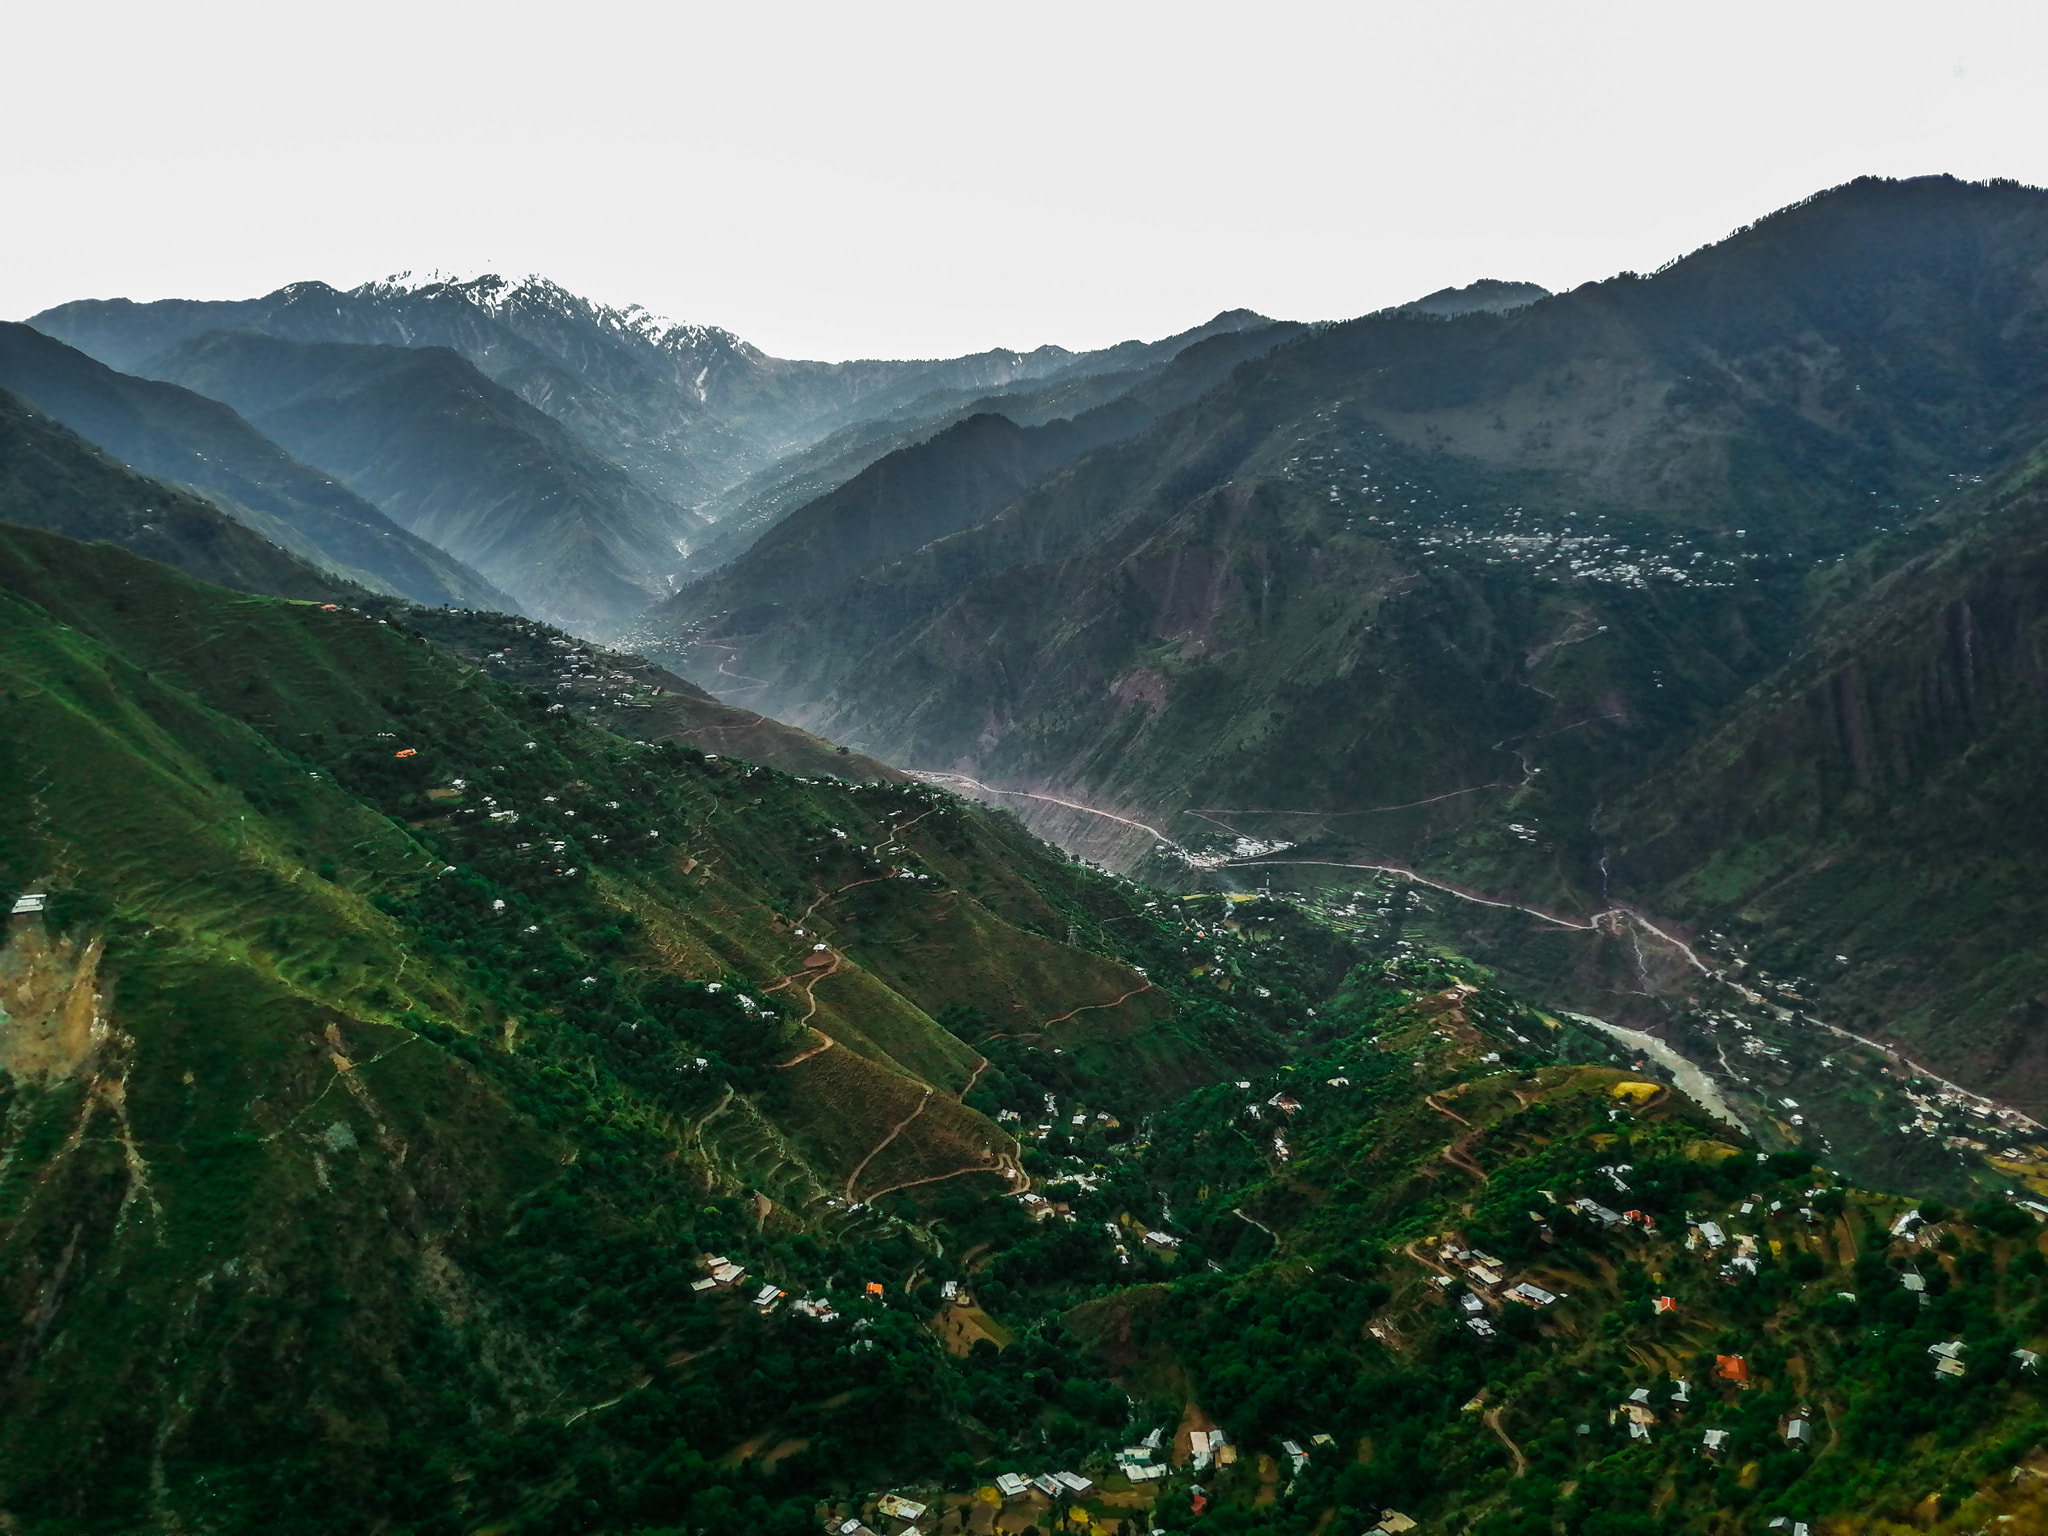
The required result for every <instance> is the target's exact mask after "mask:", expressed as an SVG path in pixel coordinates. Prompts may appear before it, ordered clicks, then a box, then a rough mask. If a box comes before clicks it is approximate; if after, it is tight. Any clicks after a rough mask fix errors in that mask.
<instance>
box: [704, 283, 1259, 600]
mask: <svg viewBox="0 0 2048 1536" xmlns="http://www.w3.org/2000/svg"><path fill="white" fill-rule="evenodd" d="M1296 329H1298V327H1296V326H1294V325H1292V324H1289V323H1286V322H1274V321H1270V320H1267V319H1266V318H1265V317H1264V316H1262V315H1257V314H1254V313H1252V312H1251V311H1250V310H1241V309H1240V310H1227V311H1225V312H1224V313H1222V314H1220V315H1218V316H1216V317H1215V318H1214V319H1213V320H1211V321H1209V322H1208V323H1207V324H1206V325H1200V326H1196V327H1195V328H1194V329H1193V330H1191V331H1184V332H1182V333H1181V334H1180V335H1178V336H1169V337H1167V338H1166V339H1165V340H1163V341H1158V342H1150V343H1144V342H1125V343H1122V344H1120V345H1118V346H1116V347H1112V348H1110V349H1108V351H1107V352H1106V353H1103V354H1089V355H1087V356H1086V358H1085V360H1084V361H1083V362H1082V363H1078V364H1076V365H1075V366H1074V367H1072V368H1070V369H1068V370H1066V371H1065V372H1063V373H1060V374H1057V375H1055V376H1054V377H1053V378H1051V379H1050V380H1048V381H1046V382H1043V383H1034V384H1029V385H1023V386H1019V387H1017V388H1013V389H1010V390H1006V391H1005V392H1003V393H1001V394H996V395H988V394H980V393H978V392H976V393H970V392H963V391H950V392H949V391H938V392H935V393H933V394H928V395H925V396H922V397H920V398H919V399H917V400H915V401H913V402H912V403H911V404H909V405H906V406H900V407H898V408H896V409H894V410H892V411H889V412H888V413H887V414H886V415H879V416H875V417H871V418H867V419H862V420H858V421H856V422H854V423H853V424H852V425H849V426H845V427H841V428H840V429H838V430H837V431H835V432H833V433H831V434H830V435H828V436H826V437H823V438H821V439H820V440H819V441H817V442H816V443H813V444H811V445H810V446H809V447H807V448H802V449H799V450H797V451H796V452H793V453H790V454H788V455H787V456H785V457H784V458H782V459H780V460H778V461H777V462H776V463H775V464H773V465H772V466H770V467H769V468H767V469H765V470H761V471H758V472H757V473H755V474H753V475H749V476H748V477H747V478H746V479H745V480H742V481H740V482H739V483H738V484H737V485H734V486H731V487H729V488H728V489H726V490H725V491H723V492H721V493H720V494H719V495H717V496H714V497H713V498H711V500H709V501H708V502H705V503H704V504H703V505H702V506H701V507H700V508H699V510H700V511H701V512H702V513H703V514H704V516H705V517H706V518H707V519H708V520H709V521H711V522H712V523H713V524H714V525H715V526H714V528H713V530H712V532H711V533H710V534H709V535H707V536H706V537H705V538H703V539H701V540H699V541H697V542H696V543H695V544H693V545H692V546H691V548H690V549H689V551H688V552H687V554H686V556H685V559H684V561H683V564H682V569H681V571H680V573H679V574H680V575H681V576H682V577H683V578H684V579H689V578H692V577H697V576H702V575H705V574H707V573H709V572H711V571H715V570H717V569H718V568H719V567H721V566H724V565H726V564H728V563H730V562H731V561H733V560H735V559H737V558H738V557H739V556H740V555H742V554H744V553H745V552H746V551H747V550H748V549H749V548H750V547H751V546H752V545H753V544H754V542H755V541H756V540H757V539H759V538H760V537H761V535H762V534H763V533H765V532H766V531H767V530H768V529H770V528H772V527H774V526H775V524H777V523H778V522H780V521H781V520H782V519H783V518H785V517H787V516H789V515H790V514H791V513H792V512H794V511H796V510H797V509H799V508H801V507H803V506H806V505H808V504H809V503H810V502H813V501H816V500H817V499H818V498H820V497H821V496H825V495H828V494H830V493H831V492H832V491H834V490H837V489H838V488H839V487H840V486H842V485H845V484H846V483H847V482H848V481H850V480H852V479H853V477H854V476H855V475H858V474H859V473H860V472H861V471H862V470H864V469H866V468H867V467H868V466H869V465H870V464H873V463H875V462H877V461H878V460H880V459H881V458H882V457H884V456H885V455H887V454H889V453H893V452H895V451H896V450H898V449H901V448H908V447H911V446H913V445H915V444H917V443H919V442H922V441H924V440H925V439H927V438H929V437H931V436H933V435H935V434H937V433H938V432H941V431H943V430H944V429H945V428H947V427H949V426H953V425H955V424H957V423H959V422H962V421H965V420H967V419H968V418H969V417H970V416H977V415H982V414H994V415H998V416H1005V417H1008V418H1009V419H1010V420H1011V421H1013V422H1015V423H1017V425H1019V426H1026V427H1029V426H1042V425H1044V424H1046V423H1048V422H1051V421H1056V420H1058V419H1060V418H1061V417H1068V418H1074V417H1079V416H1080V415H1082V414H1083V413H1084V412H1088V411H1092V410H1094V409H1095V408H1096V407H1098V406H1105V405H1108V404H1110V403H1111V402H1112V401H1114V400H1117V399H1118V398H1119V397H1122V396H1125V395H1128V394H1130V393H1132V392H1133V391H1134V390H1138V389H1141V388H1142V387H1143V386H1145V385H1146V384H1147V382H1148V381H1150V380H1153V379H1155V378H1156V377H1157V376H1158V375H1160V374H1162V373H1163V372H1165V371H1166V370H1168V369H1169V368H1170V367H1171V366H1172V365H1173V363H1174V360H1175V359H1176V358H1178V357H1179V356H1180V355H1181V354H1182V353H1183V352H1187V351H1190V350H1191V349H1193V348H1195V347H1197V346H1198V345H1199V344H1200V343H1203V342H1206V341H1208V340H1210V339H1211V338H1212V337H1220V336H1228V335H1231V334H1233V333H1244V334H1245V336H1246V340H1247V342H1248V343H1249V345H1248V346H1247V349H1246V351H1245V352H1244V353H1243V355H1244V356H1251V355H1253V354H1254V352H1256V351H1265V350H1270V349H1271V348H1272V347H1274V346H1277V345H1278V344H1279V343H1280V342H1281V341H1282V340H1283V339H1285V338H1286V337H1287V336H1289V335H1292V334H1293V333H1294V332H1295V330H1296ZM1205 350H1207V352H1208V355H1209V356H1210V357H1211V358H1212V359H1215V358H1217V357H1220V356H1221V355H1222V354H1221V353H1220V352H1219V351H1217V350H1215V349H1205ZM1104 358H1114V359H1115V360H1116V361H1117V363H1118V364H1119V366H1118V367H1116V368H1115V369H1114V370H1112V371H1109V372H1103V371H1100V368H1101V363H1102V360H1103V359H1104ZM1222 371H1228V370H1227V369H1224V370H1222ZM1220 376H1221V374H1220V372H1219V374H1218V377H1220ZM1211 382H1213V380H1212V381H1211ZM1193 393H1197V394H1198V393H1200V390H1199V389H1198V390H1195V391H1194V392H1193ZM1191 397H1192V396H1190V397H1189V398H1191ZM1177 403H1185V401H1184V400H1183V401H1180V402H1177Z"/></svg>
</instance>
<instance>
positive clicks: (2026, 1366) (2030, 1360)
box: [2012, 1349, 2041, 1371]
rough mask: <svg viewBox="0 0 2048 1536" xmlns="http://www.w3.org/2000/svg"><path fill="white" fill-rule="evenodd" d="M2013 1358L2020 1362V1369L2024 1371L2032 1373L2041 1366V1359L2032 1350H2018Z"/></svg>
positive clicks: (2013, 1353) (2013, 1354) (2014, 1352)
mask: <svg viewBox="0 0 2048 1536" xmlns="http://www.w3.org/2000/svg"><path fill="white" fill-rule="evenodd" d="M2012 1357H2013V1359H2015V1360H2017V1361H2019V1363H2020V1369H2021V1370H2023V1371H2032V1370H2034V1369H2035V1368H2037V1367H2038V1366H2039V1365H2040V1364H2041V1357H2040V1356H2039V1355H2037V1354H2035V1353H2034V1352H2033V1351H2032V1350H2031V1349H2016V1350H2014V1351H2013V1352H2012Z"/></svg>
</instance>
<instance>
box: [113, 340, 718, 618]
mask: <svg viewBox="0 0 2048 1536" xmlns="http://www.w3.org/2000/svg"><path fill="white" fill-rule="evenodd" d="M144 366H145V368H146V370H147V371H148V372H150V373H152V374H154V375H155V376H157V377H160V378H165V379H170V380H173V381H175V382H177V383H179V384H182V385H184V386H186V387H187V388H190V389H193V390H196V391H198V392H200V393H202V394H205V395H209V396H211V397H212V398H214V399H217V400H224V401H226V402H227V403H228V404H230V405H232V406H234V407H235V408H236V409H238V410H240V411H242V412H243V413H244V414H245V415H247V416H248V417H249V418H250V419H251V421H253V422H254V423H255V424H256V425H257V426H258V427H260V428H261V429H262V430H263V431H264V432H265V433H267V434H269V435H270V436H271V437H273V438H275V439H276V440H277V441H278V442H280V443H282V444H284V445H285V446H286V447H287V448H289V449H290V450H291V451H292V452H293V453H295V454H298V455H299V456H301V457H303V458H305V459H307V460H309V461H311V462H313V463H317V464H319V465H321V466H322V467H323V468H325V469H326V470H328V471H329V472H330V473H332V474H333V475H334V476H335V477H336V478H337V479H339V480H341V481H342V482H343V483H344V484H346V485H348V486H349V487H350V488H351V489H352V490H355V491H357V492H358V493H360V494H361V495H363V496H366V497H368V498H370V499H371V500H373V501H375V502H376V503H377V504H378V505H379V506H381V507H383V508H384V509H385V510H386V511H387V512H388V513H389V514H390V515H391V516H392V517H394V518H396V519H397V520H398V521H399V522H400V523H401V524H403V525H404V526H405V527H406V528H408V529H410V530H411V531H412V532H413V533H415V534H417V535H419V536H420V537H421V538H423V539H427V540H430V541H431V542H433V543H434V544H437V545H439V546H440V547H441V548H443V549H446V550H448V551H449V552H450V553H451V554H453V555H455V556H457V557H458V558H460V559H462V560H464V561H466V562H468V563H469V564H470V565H472V566H474V567H475V568H476V569H478V570H479V571H482V572H483V573H484V574H485V575H486V576H487V577H489V578H490V580H491V581H493V582H495V583H496V584H497V585H498V586H500V587H502V588H504V589H505V590H506V591H507V592H510V593H511V594H512V596H513V597H514V598H515V599H517V600H518V602H519V603H520V604H521V605H522V606H523V607H525V608H526V610H527V611H529V612H531V613H533V614H534V615H535V616H537V617H542V618H546V619H548V620H549V621H551V622H556V623H564V624H570V625H574V626H578V627H583V628H593V627H594V628H599V629H602V628H604V627H606V626H608V625H613V624H616V623H618V622H620V621H621V620H623V619H624V618H626V617H628V616H630V615H631V614H633V613H635V612H637V611H638V610H639V609H641V608H642V607H644V606H646V604H647V603H648V602H650V601H652V600H653V599H654V597H656V596H657V595H659V594H660V593H662V592H664V591H666V590H667V586H666V571H667V569H668V568H669V566H670V565H671V564H672V563H673V561H674V557H675V549H676V546H677V544H678V543H679V542H681V541H682V540H684V539H686V538H687V537H689V536H690V535H691V534H692V533H694V532H695V531H697V530H698V529H700V528H701V527H702V524H701V523H700V522H699V521H698V520H697V519H696V518H694V517H693V516H691V515H690V514H689V513H687V512H684V511H682V510H681V509H679V508H678V507H676V506H675V505H674V504H673V503H671V502H666V501H663V500H662V499H661V498H660V497H658V496H656V495H654V494H653V493H652V492H650V491H648V490H647V489H646V488H645V487H644V486H642V485H641V484H640V483H639V482H638V481H636V480H634V479H633V478H632V477H631V476H629V475H628V474H626V473H625V471H623V470H621V469H619V468H618V467H617V466H616V465H614V464H612V463H610V462H608V461H607V460H605V459H602V458H600V457H599V456H598V455H596V454H594V453H592V452H591V451H590V450H589V449H587V448H586V447H584V445H583V444H582V442H581V441H580V440H579V439H577V438H576V437H575V436H574V435H573V434H571V433H570V432H568V431H567V430H565V429H564V428H563V427H562V426H561V425H560V424H559V423H558V422H556V421H554V420H553V419H552V418H550V417H548V416H547V415H545V414H543V413H542V412H540V411H538V410H536V409H534V408H533V407H532V406H530V405H528V404H526V402H525V401H523V400H521V399H520V398H519V397H518V396H517V395H515V394H513V393H512V392H511V391H509V390H506V389H503V388H501V387H499V386H498V385H496V384H493V383H492V382H491V381H490V380H489V379H487V378H485V377H484V376H483V375H482V374H481V373H479V372H478V371H477V370H476V369H475V368H474V367H472V366H471V365H470V364H469V363H468V362H467V361H465V360H464V359H463V358H462V357H460V356H459V355H457V354H456V353H455V352H453V351H450V350H449V349H447V348H444V347H388V346H367V345H355V344H344V343H334V342H327V343H313V342H289V341H281V340H279V339H277V338H275V337H270V336H264V335H260V334H257V333H255V332H248V331H224V332H209V333H206V334H203V335H201V336H198V337H195V338H193V339H192V340H190V341H187V342H185V343H183V344H182V345H180V346H178V347H175V348H173V349H172V350H170V351H168V352H165V353H163V354H161V355H160V356H158V357H157V358H155V359H153V360H151V361H150V362H149V363H148V364H146V365H144Z"/></svg>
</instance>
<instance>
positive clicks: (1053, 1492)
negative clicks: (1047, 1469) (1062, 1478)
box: [1031, 1472, 1066, 1499]
mask: <svg viewBox="0 0 2048 1536" xmlns="http://www.w3.org/2000/svg"><path fill="white" fill-rule="evenodd" d="M1031 1486H1032V1487H1034V1488H1036V1489H1037V1490H1038V1491H1039V1492H1040V1493H1042V1494H1044V1495H1045V1496H1046V1497H1047V1498H1048V1499H1056V1498H1058V1497H1059V1496H1060V1495H1061V1494H1062V1493H1064V1492H1066V1489H1065V1488H1064V1487H1062V1486H1061V1485H1060V1483H1059V1482H1057V1481H1056V1480H1055V1479H1053V1478H1050V1477H1048V1476H1046V1474H1045V1473H1043V1472H1041V1473H1039V1474H1038V1476H1036V1477H1034V1478H1032V1479H1031Z"/></svg>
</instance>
